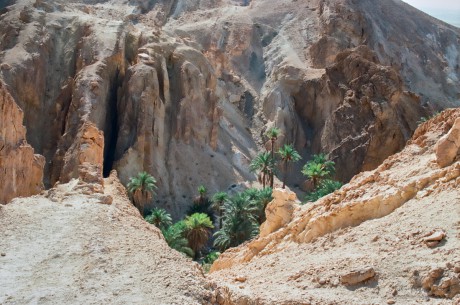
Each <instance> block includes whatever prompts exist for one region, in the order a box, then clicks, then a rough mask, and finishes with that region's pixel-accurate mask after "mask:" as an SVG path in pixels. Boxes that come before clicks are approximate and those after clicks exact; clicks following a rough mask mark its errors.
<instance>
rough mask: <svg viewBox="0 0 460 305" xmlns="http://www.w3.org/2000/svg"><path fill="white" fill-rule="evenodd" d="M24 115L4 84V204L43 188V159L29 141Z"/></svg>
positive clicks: (0, 95) (0, 130) (0, 151)
mask: <svg viewBox="0 0 460 305" xmlns="http://www.w3.org/2000/svg"><path fill="white" fill-rule="evenodd" d="M23 118H24V114H23V112H22V111H21V109H19V107H18V106H17V105H16V103H15V102H14V100H13V98H12V97H11V95H10V94H9V92H8V90H7V88H6V86H5V84H4V83H3V82H1V81H0V204H5V203H7V202H9V201H10V200H11V199H13V198H15V197H22V196H24V197H26V196H31V195H35V194H37V193H40V191H41V190H42V189H43V167H44V165H45V159H44V158H43V156H40V155H37V154H34V149H33V148H32V146H30V145H29V144H28V143H27V141H26V128H25V127H24V126H23Z"/></svg>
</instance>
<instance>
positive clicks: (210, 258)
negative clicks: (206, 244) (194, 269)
mask: <svg viewBox="0 0 460 305" xmlns="http://www.w3.org/2000/svg"><path fill="white" fill-rule="evenodd" d="M219 256H220V252H217V251H211V252H209V253H208V254H207V255H206V256H205V257H204V259H203V261H202V264H201V265H202V267H203V270H204V272H206V273H207V272H209V269H211V265H212V263H214V261H215V260H216V259H218V258H219Z"/></svg>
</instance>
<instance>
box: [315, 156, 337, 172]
mask: <svg viewBox="0 0 460 305" xmlns="http://www.w3.org/2000/svg"><path fill="white" fill-rule="evenodd" d="M313 161H314V162H315V163H318V164H321V167H322V168H323V169H325V170H326V171H327V172H329V175H331V176H332V175H334V174H335V162H334V161H330V160H328V159H327V157H326V155H325V154H323V153H321V154H318V155H313Z"/></svg>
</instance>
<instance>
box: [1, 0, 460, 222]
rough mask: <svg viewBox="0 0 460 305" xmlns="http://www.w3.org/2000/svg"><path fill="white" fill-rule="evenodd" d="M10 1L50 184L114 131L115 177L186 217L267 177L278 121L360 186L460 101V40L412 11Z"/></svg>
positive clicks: (8, 44)
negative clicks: (148, 188) (134, 182)
mask: <svg viewBox="0 0 460 305" xmlns="http://www.w3.org/2000/svg"><path fill="white" fill-rule="evenodd" d="M11 4H12V5H11V6H8V7H7V8H5V9H4V10H2V13H1V16H0V37H1V39H2V43H1V44H0V62H1V65H0V78H1V79H2V80H3V81H4V82H5V83H6V84H7V85H8V86H9V88H10V93H11V94H12V96H13V97H14V99H15V102H16V103H17V104H18V106H19V107H20V108H21V109H22V110H23V111H24V124H25V126H26V127H27V130H28V132H27V135H26V137H27V141H28V142H29V143H30V144H31V145H32V147H33V148H34V149H35V151H36V152H37V153H39V154H42V155H43V156H45V158H46V163H45V174H44V182H45V184H46V186H48V187H49V186H52V185H53V184H54V183H55V182H56V181H58V180H62V181H67V180H68V179H69V178H70V177H75V178H76V177H78V175H77V171H78V170H76V169H75V168H76V167H75V164H79V163H80V162H79V161H78V160H71V159H72V158H78V154H75V153H73V152H74V150H73V148H74V141H75V140H76V139H77V138H78V137H79V136H80V135H81V133H80V130H81V129H82V128H83V126H84V125H85V124H86V123H91V124H94V126H95V127H96V128H97V129H98V130H100V131H101V132H103V134H104V143H105V145H104V153H103V160H104V161H103V166H102V172H103V174H104V175H105V176H107V175H108V173H109V172H110V170H111V169H114V168H115V169H117V170H118V171H119V174H120V179H121V180H122V182H123V183H126V182H127V180H128V179H129V177H130V176H132V175H133V174H136V173H137V172H138V171H139V170H147V171H149V172H150V173H151V174H153V175H154V176H155V177H156V178H157V179H158V180H159V193H158V194H157V197H156V198H157V201H156V202H155V203H156V204H157V205H161V206H163V207H166V208H167V209H168V210H169V211H171V212H172V213H173V214H175V215H181V214H182V213H183V211H184V210H185V209H186V206H187V205H188V204H190V201H191V198H193V196H194V193H195V191H196V188H197V186H199V185H200V184H205V185H206V186H207V187H208V189H209V191H210V192H214V191H217V190H223V189H227V188H228V187H230V186H231V185H234V184H238V183H241V182H242V181H246V180H252V181H254V180H255V179H256V177H255V175H254V174H252V173H250V172H249V171H248V164H249V162H250V160H251V159H252V158H253V157H254V155H255V154H256V153H257V151H259V150H261V149H263V147H264V144H265V142H266V140H267V139H265V138H264V137H263V136H262V134H263V133H264V131H265V130H266V129H267V128H268V127H270V126H275V125H276V126H278V127H280V128H281V129H282V131H283V135H282V137H281V139H280V142H292V143H293V144H294V145H295V147H296V148H297V149H298V150H299V151H300V153H301V154H302V156H303V157H304V159H306V158H308V157H309V156H310V155H311V154H312V153H318V152H326V153H330V156H331V158H332V159H334V160H335V161H336V163H337V166H338V169H339V171H338V173H339V175H338V178H340V179H342V180H348V179H349V178H351V177H352V176H353V175H354V174H356V173H358V172H359V171H361V170H363V169H364V170H368V169H373V168H375V167H377V166H378V165H379V164H380V163H381V162H382V161H383V160H384V159H385V158H386V157H387V156H388V155H391V154H393V153H395V152H397V151H399V150H400V149H402V147H403V146H404V143H405V142H406V141H407V140H408V139H409V138H410V135H411V133H412V132H413V131H414V129H415V128H416V122H417V121H418V120H419V119H420V117H421V116H426V115H427V114H428V113H429V112H432V111H434V110H437V109H442V108H445V107H447V106H458V105H459V100H458V96H459V93H460V91H459V87H458V86H457V80H458V79H459V78H460V74H459V73H460V72H459V71H458V69H457V67H458V64H459V60H460V57H459V55H458V54H460V52H459V47H458V38H459V36H460V33H459V30H458V29H457V28H455V27H451V26H448V25H446V24H444V23H440V22H438V21H436V20H434V19H432V18H430V17H428V16H426V15H424V14H422V13H420V12H418V11H416V10H415V9H413V8H411V7H409V6H408V5H406V4H404V3H402V2H401V1H391V3H389V2H388V3H387V2H382V1H380V2H374V1H370V0H366V1H343V0H333V1H319V0H309V1H306V0H302V1H284V0H283V1H275V0H265V1H233V0H222V1H208V0H206V1H198V2H197V1H192V0H178V1H172V0H162V1H154V2H152V1H150V2H149V1H147V2H146V1H139V0H133V1H121V0H111V1H108V0H104V1H82V0H75V1H60V0H53V1H52V0H40V1H34V0H17V1H14V3H13V2H12V3H11ZM389 25H391V26H389ZM44 130H46V131H47V132H43V131H44ZM278 144H279V143H278ZM191 156H193V158H192V157H191ZM191 159H193V161H191ZM301 165H302V164H300V163H299V164H298V165H297V167H300V166H301ZM297 169H298V168H297ZM295 172H298V171H295ZM70 173H72V175H71V176H68V175H69V174H70ZM301 178H302V177H300V174H298V175H297V176H296V175H294V176H293V177H292V178H290V181H288V182H289V183H288V184H291V185H295V184H296V183H298V181H299V180H300V179H301Z"/></svg>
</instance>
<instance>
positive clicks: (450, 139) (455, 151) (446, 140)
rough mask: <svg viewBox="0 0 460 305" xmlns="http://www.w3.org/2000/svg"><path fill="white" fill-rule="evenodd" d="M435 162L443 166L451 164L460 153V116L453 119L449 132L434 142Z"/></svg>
mask: <svg viewBox="0 0 460 305" xmlns="http://www.w3.org/2000/svg"><path fill="white" fill-rule="evenodd" d="M435 150H436V162H437V163H438V164H439V166H441V167H444V166H447V165H450V164H452V162H454V160H455V158H456V157H457V156H459V155H460V118H458V119H457V120H455V122H454V125H453V126H452V128H451V129H450V130H449V132H448V133H447V134H446V135H445V136H443V137H442V138H441V139H439V141H438V142H437V143H436V147H435Z"/></svg>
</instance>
